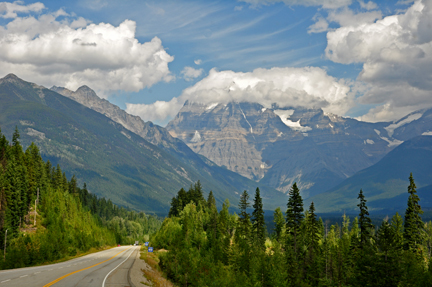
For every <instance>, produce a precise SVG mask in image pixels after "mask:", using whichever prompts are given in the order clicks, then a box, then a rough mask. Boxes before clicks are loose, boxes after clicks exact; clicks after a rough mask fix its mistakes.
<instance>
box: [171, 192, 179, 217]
mask: <svg viewBox="0 0 432 287" xmlns="http://www.w3.org/2000/svg"><path fill="white" fill-rule="evenodd" d="M178 210H179V200H178V198H177V197H176V196H174V197H173V198H172V199H171V207H170V210H169V212H168V217H174V216H178V215H179V213H178Z"/></svg>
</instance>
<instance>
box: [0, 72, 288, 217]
mask: <svg viewBox="0 0 432 287" xmlns="http://www.w3.org/2000/svg"><path fill="white" fill-rule="evenodd" d="M58 92H60V93H62V94H64V95H66V96H67V97H65V96H63V95H61V94H59V93H58ZM0 103H1V105H0V127H1V129H2V133H3V134H5V135H6V136H7V137H8V138H9V139H10V138H11V135H12V133H13V130H14V129H15V126H17V127H18V129H19V131H20V133H21V142H22V144H23V145H24V147H26V146H28V145H29V144H30V143H31V142H32V141H33V142H35V143H36V144H37V145H38V146H39V147H40V149H41V153H42V156H43V157H44V159H49V160H50V161H51V162H52V164H53V165H57V164H60V166H61V168H62V169H63V171H65V172H66V174H67V175H68V176H71V175H72V174H75V175H76V176H77V177H78V179H80V180H81V184H82V183H83V182H86V183H87V186H88V188H89V190H90V191H91V192H93V193H95V194H97V195H99V196H104V197H106V198H110V199H111V200H112V201H113V202H114V203H116V204H119V205H122V206H127V207H131V208H133V209H137V210H144V211H154V212H162V213H163V212H166V211H167V210H168V208H169V204H170V201H171V198H172V197H173V196H174V195H175V194H176V193H177V191H178V190H179V189H180V188H181V187H185V188H188V187H189V186H190V184H192V183H194V182H196V181H197V180H201V183H202V185H203V187H204V188H205V194H207V193H208V191H209V190H213V192H214V194H215V197H216V199H217V201H218V202H219V203H221V202H222V201H223V200H224V199H225V198H228V199H229V200H230V201H231V202H233V203H234V204H235V203H237V201H238V195H239V194H240V193H241V192H242V191H243V190H244V189H247V190H250V191H254V190H255V188H256V187H257V186H258V184H257V183H256V182H254V181H252V180H250V179H247V178H244V177H242V176H240V175H238V174H236V173H234V172H232V171H229V170H227V169H225V168H222V167H219V166H217V165H216V164H214V163H212V162H211V161H210V160H208V159H206V158H204V157H202V156H199V155H197V154H195V153H194V152H192V151H191V150H190V149H189V148H188V147H187V146H186V145H185V144H184V143H183V142H182V141H180V140H178V139H175V138H173V137H171V136H170V135H169V133H168V132H167V131H166V130H165V129H163V128H161V127H158V126H156V125H153V124H152V123H150V122H148V123H144V122H143V121H142V120H141V119H140V118H138V117H134V116H131V115H129V114H127V113H126V112H124V111H122V110H121V109H119V108H118V107H117V106H115V105H112V104H110V103H109V102H108V101H106V100H102V99H100V98H99V97H97V95H96V94H95V93H94V92H93V91H92V90H91V89H89V88H88V87H85V86H84V87H81V88H80V89H78V90H77V91H76V92H71V91H68V90H66V89H62V88H57V87H53V88H52V90H50V89H46V88H44V87H41V86H38V85H36V84H33V83H29V82H26V81H23V80H21V79H19V78H18V77H16V76H15V75H12V74H10V75H8V76H6V77H4V78H2V79H0ZM88 107H90V108H88ZM260 188H261V189H262V191H263V195H264V196H263V197H264V202H265V204H266V205H267V207H268V208H274V207H275V206H277V205H278V203H279V202H281V200H283V201H285V200H286V195H284V194H282V193H280V192H278V191H276V190H274V189H272V188H269V187H266V186H263V185H260Z"/></svg>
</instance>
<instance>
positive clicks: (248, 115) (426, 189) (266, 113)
mask: <svg viewBox="0 0 432 287" xmlns="http://www.w3.org/2000/svg"><path fill="white" fill-rule="evenodd" d="M0 103H1V105H0V127H1V129H2V132H3V133H4V134H5V135H6V136H7V137H9V138H10V137H11V135H12V133H13V130H14V129H15V126H18V129H19V130H20V132H21V140H22V143H23V145H24V146H25V147H26V146H28V145H29V144H30V143H31V142H32V141H33V142H35V143H36V144H37V145H38V146H39V147H40V148H41V153H42V156H43V157H44V159H49V160H50V161H51V162H52V163H53V164H54V165H56V164H58V163H59V164H60V165H61V167H62V169H63V170H64V171H65V172H66V174H67V175H68V176H71V175H72V174H75V175H76V176H77V177H78V178H79V179H80V180H81V182H80V183H81V184H82V183H83V182H86V183H87V186H88V188H89V190H90V191H91V192H93V193H95V194H97V195H99V196H104V197H107V198H111V200H112V201H113V202H114V203H116V204H119V205H123V206H128V207H131V208H133V209H137V210H144V211H154V212H160V213H164V212H166V211H167V210H168V208H169V204H170V200H171V198H172V197H173V196H174V195H175V194H176V192H177V191H178V190H179V189H180V188H181V187H186V188H188V187H189V185H190V184H192V183H194V182H196V181H197V180H201V182H202V185H203V186H204V188H205V194H207V192H208V191H209V190H213V192H214V194H215V197H216V199H217V201H218V203H219V204H220V203H221V202H222V201H223V200H224V199H225V198H228V199H229V200H230V201H231V203H232V204H233V205H236V204H237V202H238V198H239V194H240V193H241V192H242V191H243V190H248V191H249V192H250V193H251V194H253V192H254V190H255V188H256V187H257V186H259V187H260V189H261V191H262V193H261V194H262V196H263V198H264V204H265V206H264V207H265V208H266V209H274V208H275V207H277V206H281V207H283V208H285V206H286V202H287V193H288V191H289V188H290V187H291V186H292V184H293V183H294V182H297V184H298V185H299V187H300V189H301V193H302V196H303V198H304V199H305V205H308V204H309V203H310V202H311V201H314V202H315V205H316V207H317V211H318V212H341V211H345V212H351V211H352V212H355V210H356V209H357V207H356V205H357V194H358V192H359V190H360V188H362V189H363V191H364V194H365V195H366V198H367V200H368V204H369V207H370V209H371V210H372V211H377V212H378V211H385V210H399V209H403V208H404V207H405V206H406V199H407V194H406V187H407V185H408V176H409V173H410V172H413V175H414V179H415V180H416V183H417V186H418V188H419V195H420V196H424V200H423V202H422V203H423V204H424V206H425V207H428V206H429V207H432V196H431V195H430V194H431V192H432V187H431V186H432V176H430V174H432V164H431V163H432V152H431V149H432V137H431V135H432V109H425V110H420V111H417V112H414V113H411V114H409V115H407V116H404V117H403V118H401V119H400V120H398V121H395V122H381V123H367V122H362V121H358V120H355V119H352V118H344V117H340V116H337V115H333V114H326V113H324V112H323V111H322V110H321V109H305V108H292V107H278V106H277V105H276V104H275V105H274V106H273V107H272V108H264V107H263V106H261V105H259V104H257V103H243V102H242V103H238V102H231V103H227V104H219V103H213V104H210V105H204V104H200V103H192V102H186V103H185V105H184V106H183V108H182V109H181V110H180V111H179V113H178V115H177V116H176V117H175V118H174V119H173V120H172V121H171V122H170V123H169V124H168V125H167V127H166V128H163V127H160V126H157V125H154V124H152V123H151V122H144V121H143V120H142V119H141V118H139V117H137V116H133V115H130V114H128V113H126V112H125V111H123V110H122V109H120V108H119V107H117V106H115V105H113V104H111V103H109V102H108V101H107V100H104V99H101V98H99V97H98V96H97V95H96V93H95V92H94V91H93V90H91V89H90V88H89V87H87V86H82V87H80V88H79V89H77V90H76V91H70V90H68V89H65V88H61V87H56V86H54V87H52V88H51V89H46V88H44V87H41V86H38V85H36V84H33V83H29V82H25V81H23V80H21V79H19V78H18V77H16V76H15V75H12V74H10V75H8V76H6V77H5V78H3V79H0Z"/></svg>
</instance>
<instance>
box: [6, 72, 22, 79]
mask: <svg viewBox="0 0 432 287" xmlns="http://www.w3.org/2000/svg"><path fill="white" fill-rule="evenodd" d="M9 79H13V80H19V79H20V78H18V77H17V76H16V75H15V74H12V73H10V74H7V75H6V77H4V78H3V80H9Z"/></svg>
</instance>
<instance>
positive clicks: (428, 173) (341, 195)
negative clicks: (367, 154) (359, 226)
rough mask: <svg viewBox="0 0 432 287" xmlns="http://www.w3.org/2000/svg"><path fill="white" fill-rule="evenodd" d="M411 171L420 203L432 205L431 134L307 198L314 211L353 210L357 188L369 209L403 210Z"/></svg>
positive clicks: (426, 205) (407, 143) (410, 142)
mask: <svg viewBox="0 0 432 287" xmlns="http://www.w3.org/2000/svg"><path fill="white" fill-rule="evenodd" d="M410 173H412V174H413V177H414V180H415V183H416V186H417V188H418V195H419V196H420V199H421V200H420V205H421V206H423V207H426V208H432V185H431V184H432V136H418V137H415V138H413V139H410V140H408V141H406V142H404V143H402V144H401V145H399V146H398V147H396V148H395V149H394V150H392V151H391V152H389V153H388V154H387V155H386V156H385V157H384V158H383V159H381V160H380V161H379V162H378V163H376V164H374V165H372V166H371V167H368V168H366V169H364V170H361V171H359V172H357V173H356V174H355V175H353V176H351V177H350V178H348V179H346V180H344V181H343V182H342V183H341V184H339V185H337V186H336V187H334V188H332V189H330V190H328V191H326V192H324V193H321V194H319V195H316V196H314V197H311V198H308V199H307V200H306V202H305V204H306V205H307V204H309V203H310V202H311V201H314V202H315V203H316V207H317V211H318V212H347V213H353V212H357V210H358V208H357V204H358V199H357V196H358V193H359V191H360V189H362V190H363V193H364V195H365V197H366V200H367V201H368V207H369V210H370V211H372V212H389V211H400V210H405V209H406V206H407V201H408V192H407V187H408V184H409V181H408V177H409V175H410Z"/></svg>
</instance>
